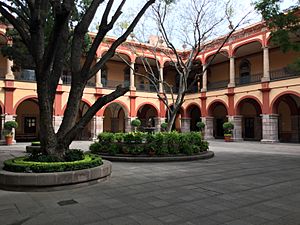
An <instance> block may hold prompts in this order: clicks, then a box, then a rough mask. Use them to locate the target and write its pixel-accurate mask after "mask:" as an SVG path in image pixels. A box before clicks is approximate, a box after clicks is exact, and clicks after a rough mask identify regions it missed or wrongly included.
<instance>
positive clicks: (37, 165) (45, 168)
mask: <svg viewBox="0 0 300 225" xmlns="http://www.w3.org/2000/svg"><path fill="white" fill-rule="evenodd" d="M101 164H102V159H101V157H100V156H97V155H94V154H85V155H84V159H82V160H78V161H73V162H32V161H28V157H17V158H14V159H9V160H6V161H4V170H8V171H12V172H33V173H49V172H63V171H73V170H81V169H87V168H92V167H96V166H99V165H101Z"/></svg>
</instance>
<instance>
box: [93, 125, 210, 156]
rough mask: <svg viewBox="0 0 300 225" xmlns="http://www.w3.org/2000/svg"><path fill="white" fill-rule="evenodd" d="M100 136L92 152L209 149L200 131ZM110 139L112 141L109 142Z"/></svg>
mask: <svg viewBox="0 0 300 225" xmlns="http://www.w3.org/2000/svg"><path fill="white" fill-rule="evenodd" d="M112 136H114V137H112ZM98 138H99V142H95V143H93V144H91V145H90V150H91V152H92V153H97V154H101V153H108V154H110V155H115V154H118V153H121V152H123V153H126V154H128V153H129V154H133V155H137V154H148V153H149V152H155V154H156V155H166V154H172V155H176V154H179V153H181V154H187V155H191V154H197V153H199V152H200V151H207V149H208V142H206V141H203V140H202V136H201V133H199V132H190V133H178V132H176V131H173V132H168V133H167V132H159V133H142V132H130V133H116V134H110V135H108V134H107V133H102V134H99V135H98ZM109 140H111V141H112V142H108V141H109Z"/></svg>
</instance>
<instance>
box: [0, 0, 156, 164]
mask: <svg viewBox="0 0 300 225" xmlns="http://www.w3.org/2000/svg"><path fill="white" fill-rule="evenodd" d="M125 2H126V0H122V1H120V3H119V4H118V5H117V7H116V10H115V12H112V8H113V6H114V1H113V0H108V1H107V3H106V6H105V9H104V12H103V15H102V19H101V22H100V25H99V30H98V32H97V34H96V36H95V38H94V40H93V41H92V43H91V45H90V48H89V50H88V51H87V52H86V54H85V61H84V63H83V64H81V63H80V61H81V59H82V56H83V51H84V43H85V41H84V40H85V38H84V37H85V35H86V34H87V33H88V28H89V26H90V24H91V22H92V21H93V18H94V16H95V13H96V11H97V9H98V7H99V6H100V5H102V4H105V1H104V0H63V1H57V0H35V1H32V0H2V1H0V13H1V14H2V16H3V17H4V18H5V19H6V20H7V21H8V22H9V23H10V24H11V25H12V26H13V27H14V29H15V30H16V31H17V32H18V35H19V36H20V38H21V40H22V42H23V44H24V46H25V47H26V49H27V50H28V52H29V54H30V55H31V56H32V60H33V63H34V69H35V75H36V83H37V95H38V102H39V109H40V141H41V149H42V151H43V153H44V154H50V155H54V156H57V157H59V158H62V157H63V156H64V154H65V151H66V150H68V148H69V145H70V144H71V142H72V141H73V140H74V139H75V137H76V135H77V134H78V133H79V132H81V131H82V130H83V129H84V127H85V126H86V125H87V123H88V122H89V121H90V120H91V119H92V117H93V116H94V115H95V114H96V112H97V111H98V110H99V109H100V108H101V107H102V106H104V105H105V104H107V103H109V102H111V101H113V100H114V99H116V98H118V97H119V96H122V95H124V94H125V93H126V92H127V91H128V88H126V87H125V88H123V87H121V86H118V87H117V88H116V90H115V91H113V92H112V93H110V94H108V95H105V96H103V97H101V98H98V99H97V100H96V101H95V103H94V104H93V105H92V106H91V107H90V108H89V109H88V111H87V112H86V113H85V114H84V115H83V117H82V118H81V119H80V120H79V121H78V122H76V116H77V112H78V109H79V105H80V101H81V99H82V95H83V91H84V88H85V85H86V84H87V81H88V80H89V79H90V78H91V77H93V76H95V74H96V72H97V71H98V70H99V69H101V68H102V67H103V66H104V64H105V63H106V62H107V61H108V60H109V59H110V58H111V57H112V56H113V55H114V54H115V51H116V48H117V47H118V46H119V45H120V44H121V43H123V42H124V41H125V40H126V38H127V37H128V35H129V34H130V33H131V32H132V31H133V29H134V27H135V26H136V25H137V23H138V21H139V20H140V18H141V17H142V16H143V14H144V13H145V11H146V10H147V9H148V8H149V7H150V6H151V5H152V4H153V3H154V2H155V0H147V1H146V2H145V4H144V5H143V6H142V8H141V9H140V11H139V12H138V13H137V15H136V16H135V18H134V19H133V20H132V22H131V23H130V25H129V26H128V28H127V29H126V30H125V31H124V33H123V34H122V35H120V36H119V37H118V38H117V39H116V41H115V42H114V43H112V45H111V46H110V48H109V50H108V51H107V52H106V54H105V55H103V56H102V58H101V59H100V60H99V62H97V63H96V64H95V65H93V60H94V57H95V55H96V51H97V49H98V46H99V45H100V44H101V42H102V41H103V40H104V37H105V35H106V34H107V33H108V32H109V31H110V30H111V29H113V27H114V25H115V23H116V21H117V20H118V19H119V17H120V16H121V14H122V8H123V6H124V4H125ZM110 14H112V15H111V19H110V20H109V18H110ZM68 50H69V51H70V65H69V66H70V70H71V76H72V82H71V89H70V93H69V98H68V102H67V107H66V110H65V112H64V117H63V121H62V123H61V126H60V128H59V130H58V132H57V133H55V131H54V128H53V124H52V121H53V120H52V118H53V103H54V99H55V93H56V88H57V86H58V82H59V79H60V77H61V75H62V72H63V69H64V65H65V54H66V53H67V51H68Z"/></svg>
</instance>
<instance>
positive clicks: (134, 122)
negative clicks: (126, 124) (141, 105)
mask: <svg viewBox="0 0 300 225" xmlns="http://www.w3.org/2000/svg"><path fill="white" fill-rule="evenodd" d="M141 124H142V122H141V121H140V120H139V119H134V120H132V121H131V125H132V126H134V127H139V126H141Z"/></svg>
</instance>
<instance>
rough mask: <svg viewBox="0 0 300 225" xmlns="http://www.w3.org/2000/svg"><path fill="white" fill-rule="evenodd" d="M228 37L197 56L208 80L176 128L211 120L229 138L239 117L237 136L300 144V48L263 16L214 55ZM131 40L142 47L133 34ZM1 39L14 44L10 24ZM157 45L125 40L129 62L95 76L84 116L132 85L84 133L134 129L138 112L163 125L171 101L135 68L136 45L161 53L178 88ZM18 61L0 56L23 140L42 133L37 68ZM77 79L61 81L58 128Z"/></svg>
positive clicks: (161, 72) (8, 111)
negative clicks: (290, 45) (290, 48)
mask: <svg viewBox="0 0 300 225" xmlns="http://www.w3.org/2000/svg"><path fill="white" fill-rule="evenodd" d="M223 40H224V37H220V38H218V39H216V40H213V41H211V42H210V43H207V44H206V45H205V46H204V50H203V51H202V52H201V53H200V54H199V55H198V57H197V62H196V63H195V68H194V70H195V71H194V74H195V73H199V72H201V71H204V70H205V68H207V69H206V70H205V72H204V74H203V77H202V78H203V79H202V81H201V82H199V83H198V84H197V85H196V86H195V87H194V89H193V91H192V92H191V93H190V94H188V95H187V96H186V98H185V102H184V104H183V106H182V108H181V110H180V112H179V113H178V116H177V118H176V122H175V125H174V128H175V129H176V130H179V131H181V132H188V131H193V130H196V123H197V122H198V121H200V120H202V121H203V122H204V123H205V124H206V126H205V137H206V138H207V139H213V138H222V137H223V129H222V124H223V123H224V122H225V121H232V122H233V123H234V125H235V128H234V139H235V140H236V141H242V140H255V141H262V142H279V141H281V142H295V143H299V142H300V73H299V72H297V71H295V70H293V69H291V67H290V64H292V63H293V61H294V60H295V59H296V58H297V57H300V54H299V52H287V53H283V52H282V51H281V50H280V47H279V46H273V45H272V44H271V40H270V32H269V30H268V29H267V28H266V27H265V25H264V23H257V24H253V25H251V26H249V27H246V28H243V29H241V30H238V31H236V32H235V33H234V34H233V35H232V36H231V37H230V39H229V40H228V41H227V42H226V44H225V45H224V46H223V48H222V49H221V51H220V52H219V53H218V54H217V55H216V56H215V57H214V54H215V53H216V52H217V49H218V48H219V46H220V44H221V43H222V41H223ZM113 41H114V39H113V38H107V40H106V42H105V43H103V44H101V46H99V49H98V52H97V55H96V56H95V62H96V61H97V60H98V59H99V58H101V56H102V55H103V54H104V53H105V52H106V51H107V48H108V47H107V46H108V45H109V43H110V42H113ZM128 43H131V46H135V44H134V41H128ZM0 44H1V46H3V45H7V44H11V43H10V40H9V39H7V37H6V36H5V26H2V27H1V26H0ZM161 48H164V47H163V46H161ZM150 49H151V44H142V45H141V44H138V45H136V47H135V49H134V50H133V49H132V48H130V47H128V45H126V44H123V45H121V46H120V47H119V48H118V50H117V52H118V54H119V55H120V56H122V57H121V58H122V59H123V60H124V59H125V60H126V61H127V63H125V62H124V61H123V60H121V59H120V57H117V56H114V57H113V58H112V59H111V60H110V61H109V62H108V63H107V64H106V66H105V67H104V68H103V69H102V70H101V71H99V72H98V73H97V75H96V76H95V78H93V79H92V80H90V82H88V85H87V87H86V88H85V91H84V95H83V98H82V103H81V106H80V110H79V112H78V118H80V117H81V116H82V115H83V114H84V113H85V111H86V110H87V109H88V108H89V107H90V106H91V105H92V104H93V103H94V102H95V100H96V99H97V98H100V97H101V96H103V95H105V94H108V93H110V92H111V91H112V90H113V89H115V87H116V86H117V85H119V84H121V85H128V86H129V87H130V91H129V92H128V93H127V94H125V95H124V96H122V97H120V98H118V99H117V100H115V101H114V102H112V103H110V104H108V105H106V106H105V107H103V108H102V109H100V110H99V111H98V113H97V114H96V115H95V117H94V118H93V120H92V121H91V122H90V123H89V125H88V126H87V127H86V128H85V130H84V131H83V132H82V133H81V134H79V135H78V139H89V138H95V137H96V135H97V134H98V133H100V132H103V131H110V132H122V131H123V132H128V131H130V130H131V126H130V122H131V121H132V120H133V119H134V118H140V119H141V121H142V127H144V128H145V129H146V128H151V129H153V130H157V131H158V130H159V129H160V124H161V123H162V122H163V121H165V120H166V114H167V113H166V107H165V106H164V104H163V103H162V101H160V100H159V99H158V97H157V93H156V92H155V91H154V88H153V86H152V85H151V84H149V81H148V80H147V79H144V78H143V77H139V76H134V73H133V71H132V70H131V69H130V68H134V70H135V71H137V72H139V73H144V72H145V71H144V70H145V68H144V67H143V63H142V60H141V59H140V58H139V57H138V54H136V52H141V53H143V57H147V58H148V59H149V62H150V64H153V66H154V65H155V64H156V61H155V60H156V59H158V63H159V69H157V67H156V68H155V67H154V70H157V74H158V76H160V78H161V79H163V80H164V81H166V82H168V83H169V84H170V85H172V86H173V87H174V92H176V71H175V69H174V68H173V67H172V64H171V63H170V60H169V59H168V57H165V56H164V55H163V54H160V53H159V52H158V53H157V55H156V56H155V57H154V56H153V54H152V53H151V51H150ZM212 58H213V60H212ZM208 64H209V66H208ZM12 65H13V62H12V61H10V60H9V59H8V58H5V57H3V56H2V55H1V56H0V88H1V89H0V114H1V129H3V124H4V122H5V121H8V120H16V121H17V122H18V123H19V127H18V128H17V130H16V139H17V141H24V140H32V139H36V138H37V137H38V132H39V131H38V124H39V109H38V104H37V93H36V84H35V81H34V80H35V76H34V71H32V70H26V69H23V70H20V71H18V72H13V71H12V69H11V67H12ZM129 65H130V67H129ZM191 79H192V77H191ZM70 82H71V77H70V76H68V75H67V74H66V75H63V76H62V79H61V82H60V84H59V86H58V88H57V92H56V98H55V107H54V118H53V124H54V127H55V129H58V127H59V125H60V123H61V121H62V118H63V113H64V109H65V107H66V103H67V99H68V93H69V90H70Z"/></svg>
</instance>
